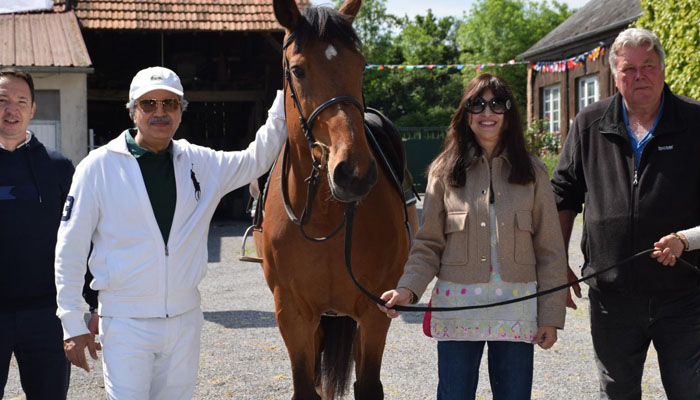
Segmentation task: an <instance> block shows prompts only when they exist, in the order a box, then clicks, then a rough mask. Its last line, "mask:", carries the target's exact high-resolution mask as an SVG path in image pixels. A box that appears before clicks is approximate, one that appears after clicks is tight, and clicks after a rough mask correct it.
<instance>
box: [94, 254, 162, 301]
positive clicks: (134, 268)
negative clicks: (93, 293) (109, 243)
mask: <svg viewBox="0 0 700 400" xmlns="http://www.w3.org/2000/svg"><path fill="white" fill-rule="evenodd" d="M152 258H154V257H148V256H146V257H141V259H138V260H135V259H133V258H132V259H129V258H128V257H125V256H119V255H117V254H113V255H110V256H108V257H107V266H108V269H109V271H108V273H109V278H108V282H109V283H108V285H109V286H108V290H109V291H110V292H112V293H111V294H112V295H113V296H118V297H150V296H153V295H156V294H158V289H159V286H160V285H159V281H158V268H157V261H156V260H154V259H152Z"/></svg>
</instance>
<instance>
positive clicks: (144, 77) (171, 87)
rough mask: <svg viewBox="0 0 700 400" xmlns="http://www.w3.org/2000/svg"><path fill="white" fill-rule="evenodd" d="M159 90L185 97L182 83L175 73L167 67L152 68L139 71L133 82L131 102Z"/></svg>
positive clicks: (130, 91) (130, 94) (130, 90)
mask: <svg viewBox="0 0 700 400" xmlns="http://www.w3.org/2000/svg"><path fill="white" fill-rule="evenodd" d="M158 89H163V90H167V91H169V92H172V93H175V94H176V95H178V96H182V95H183V89H182V83H180V78H179V77H178V76H177V74H176V73H175V72H173V71H172V70H170V69H168V68H165V67H150V68H146V69H142V70H141V71H139V72H138V73H137V74H136V75H135V76H134V79H132V80H131V87H130V88H129V100H135V99H138V98H139V97H141V96H143V95H144V94H146V93H148V92H150V91H152V90H158Z"/></svg>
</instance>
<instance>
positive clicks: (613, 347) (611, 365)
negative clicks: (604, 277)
mask: <svg viewBox="0 0 700 400" xmlns="http://www.w3.org/2000/svg"><path fill="white" fill-rule="evenodd" d="M588 296H589V298H590V301H591V310H590V312H591V335H592V337H593V348H594V350H595V356H596V363H597V365H598V374H599V377H600V398H601V399H611V400H633V399H634V400H638V399H641V398H642V391H641V383H642V373H643V371H644V361H645V359H646V356H647V351H648V349H649V344H650V343H652V342H653V343H654V348H655V349H656V352H657V354H658V362H659V370H660V372H661V381H662V383H663V385H664V389H665V391H666V396H667V397H668V399H669V400H685V399H688V400H690V399H694V400H695V399H700V291H695V292H693V293H685V294H679V295H675V296H664V297H661V296H658V297H640V298H632V297H629V296H623V295H618V294H607V293H603V292H599V291H597V290H594V289H591V290H589V292H588Z"/></svg>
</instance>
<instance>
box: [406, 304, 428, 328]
mask: <svg viewBox="0 0 700 400" xmlns="http://www.w3.org/2000/svg"><path fill="white" fill-rule="evenodd" d="M416 306H420V307H427V306H428V305H427V304H425V303H418V304H416ZM424 314H425V313H422V312H405V311H404V312H402V313H401V320H402V321H403V322H405V323H407V324H422V323H423V315H424Z"/></svg>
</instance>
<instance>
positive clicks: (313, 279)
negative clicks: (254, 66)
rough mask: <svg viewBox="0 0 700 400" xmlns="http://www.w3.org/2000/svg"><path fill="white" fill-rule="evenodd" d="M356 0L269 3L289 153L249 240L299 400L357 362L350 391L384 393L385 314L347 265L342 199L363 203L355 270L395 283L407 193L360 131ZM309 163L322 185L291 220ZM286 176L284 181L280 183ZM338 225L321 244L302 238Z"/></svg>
mask: <svg viewBox="0 0 700 400" xmlns="http://www.w3.org/2000/svg"><path fill="white" fill-rule="evenodd" d="M361 3H362V1H361V0H346V1H345V2H344V3H343V5H342V6H341V8H340V11H339V12H337V11H335V10H333V9H330V8H326V7H309V8H307V9H305V10H304V11H303V13H302V12H300V11H299V9H298V8H297V5H296V3H295V1H294V0H275V1H274V10H275V15H276V16H277V20H278V21H279V22H280V24H281V25H282V26H284V27H285V28H286V34H285V46H284V50H283V58H284V60H283V66H284V69H285V73H286V75H287V79H286V81H285V92H286V102H285V108H286V117H287V127H288V130H289V140H288V142H287V149H286V152H287V156H286V157H287V161H286V162H284V160H283V158H284V156H283V155H281V156H280V159H279V160H278V162H277V164H276V166H275V168H274V169H273V171H272V173H271V178H270V183H269V186H270V189H269V190H268V196H267V200H266V202H265V205H264V220H263V225H262V234H261V233H259V232H256V233H255V241H256V245H257V248H258V252H259V253H261V254H262V256H263V269H264V271H265V278H266V279H267V283H268V285H269V287H270V289H271V290H272V293H273V295H274V299H275V309H276V317H277V324H278V326H279V329H280V332H281V334H282V337H283V339H284V341H285V344H286V346H287V350H288V352H289V358H290V361H291V364H292V376H293V383H294V394H293V396H292V399H296V400H305V399H320V398H321V396H323V398H326V399H333V398H335V397H336V396H339V397H342V396H343V395H344V394H345V392H346V390H347V388H348V383H349V380H350V373H351V371H352V362H353V359H354V362H355V376H356V382H355V383H354V393H355V398H356V399H363V400H372V399H382V398H383V397H384V394H383V388H382V384H381V382H380V367H381V362H382V353H383V351H384V344H385V340H386V335H387V330H388V329H389V323H390V320H389V319H388V318H387V317H386V316H385V315H384V314H383V313H381V312H380V311H379V310H378V308H377V306H376V305H375V304H374V303H373V302H372V301H371V300H369V299H368V298H366V297H365V296H364V295H363V294H362V293H361V292H360V290H358V288H357V287H355V286H354V284H353V282H352V280H351V278H350V277H349V275H348V273H347V272H346V269H345V268H346V266H345V262H344V258H343V254H344V250H345V247H344V243H343V240H344V238H343V236H344V235H343V230H342V229H339V228H340V227H341V225H342V223H343V218H344V209H345V206H346V204H347V203H348V202H358V203H357V207H356V208H355V212H354V214H355V219H354V234H353V235H352V236H353V243H352V246H351V247H352V268H353V271H354V274H355V276H356V277H357V279H358V280H359V281H360V282H362V284H363V285H364V286H365V287H366V288H368V289H369V290H370V291H371V292H372V293H382V292H383V291H385V290H387V289H391V288H394V287H395V286H396V283H397V281H398V279H399V277H400V275H401V273H402V270H403V266H404V263H405V262H406V258H407V254H408V247H409V240H408V235H407V231H406V229H405V227H404V211H403V205H402V201H403V199H402V197H401V195H400V194H399V192H398V191H397V190H396V189H395V187H393V186H392V185H391V183H390V181H389V179H390V177H389V176H388V174H387V173H386V171H385V170H384V168H381V167H380V166H379V165H378V163H377V160H376V159H375V157H374V156H373V153H372V151H371V150H370V147H369V144H368V140H367V138H366V137H365V132H364V125H363V105H362V103H361V102H362V74H363V70H364V66H365V59H364V57H363V56H362V54H361V53H360V51H359V49H360V41H359V39H358V37H357V35H356V34H355V32H354V30H353V28H352V25H351V24H352V21H353V19H354V17H355V16H356V15H357V13H358V11H359V9H360V6H361ZM293 94H294V96H296V98H297V100H298V101H295V99H294V98H293ZM329 99H332V100H331V101H330V102H329V101H328V100H329ZM319 106H320V107H319ZM300 116H302V117H303V119H304V121H303V122H302V121H300V118H299V117H300ZM304 126H307V127H308V128H309V130H308V131H307V132H306V134H305V132H304ZM311 143H314V144H313V145H310V144H311ZM312 154H313V160H312ZM325 159H327V162H325ZM314 163H315V164H316V165H320V168H323V169H321V170H320V171H322V172H321V174H320V175H319V177H318V178H319V179H318V193H317V195H316V196H313V201H311V202H310V206H311V207H310V208H309V209H308V210H307V211H306V212H304V216H303V217H302V218H301V221H298V220H296V215H300V214H302V209H304V208H306V207H305V205H306V200H307V198H308V195H307V183H306V182H305V179H306V178H307V177H308V176H309V175H310V173H311V171H312V167H313V164H314ZM281 183H285V184H286V186H285V187H283V188H281V189H280V186H281ZM285 195H288V196H287V201H288V206H289V215H288V212H286V210H285V204H284V202H285V200H284V197H285ZM295 222H296V223H295ZM299 225H302V226H303V232H302V229H300V227H299ZM336 230H337V231H338V233H337V234H335V235H332V237H330V238H327V240H323V241H313V240H309V239H308V238H307V237H305V236H308V237H322V236H326V235H330V234H331V233H332V232H334V231H336ZM330 315H333V316H330Z"/></svg>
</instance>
